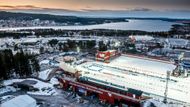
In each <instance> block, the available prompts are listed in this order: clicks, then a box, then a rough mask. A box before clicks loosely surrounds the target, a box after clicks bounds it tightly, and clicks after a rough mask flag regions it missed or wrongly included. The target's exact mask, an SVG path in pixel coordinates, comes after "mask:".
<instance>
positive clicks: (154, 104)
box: [143, 99, 183, 107]
mask: <svg viewBox="0 0 190 107" xmlns="http://www.w3.org/2000/svg"><path fill="white" fill-rule="evenodd" d="M143 107H183V106H182V105H176V104H168V103H167V104H165V103H163V102H159V101H156V100H154V99H150V100H147V101H146V102H144V103H143Z"/></svg>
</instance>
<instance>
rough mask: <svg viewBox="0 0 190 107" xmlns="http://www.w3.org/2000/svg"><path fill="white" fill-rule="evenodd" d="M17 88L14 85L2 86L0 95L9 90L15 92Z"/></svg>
mask: <svg viewBox="0 0 190 107" xmlns="http://www.w3.org/2000/svg"><path fill="white" fill-rule="evenodd" d="M15 91H16V89H15V88H14V87H12V86H5V87H3V88H0V95H1V94H4V93H8V92H15Z"/></svg>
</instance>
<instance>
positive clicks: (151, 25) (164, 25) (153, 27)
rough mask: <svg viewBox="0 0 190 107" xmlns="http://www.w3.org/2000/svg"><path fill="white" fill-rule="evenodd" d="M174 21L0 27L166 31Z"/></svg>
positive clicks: (3, 29)
mask: <svg viewBox="0 0 190 107" xmlns="http://www.w3.org/2000/svg"><path fill="white" fill-rule="evenodd" d="M173 24H176V23H174V22H167V21H162V20H129V22H118V23H105V24H98V25H77V26H48V27H17V28H0V31H5V30H24V29H50V28H52V29H63V30H86V29H88V30H92V29H113V30H142V31H149V32H154V31H168V30H170V28H171V25H173Z"/></svg>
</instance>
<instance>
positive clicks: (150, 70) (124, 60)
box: [109, 55, 176, 78]
mask: <svg viewBox="0 0 190 107" xmlns="http://www.w3.org/2000/svg"><path fill="white" fill-rule="evenodd" d="M109 65H110V66H114V67H119V68H123V69H126V70H131V71H137V72H141V73H145V74H148V75H155V76H160V77H163V78H165V77H166V74H167V71H170V72H171V71H173V70H174V69H175V68H176V65H174V64H172V63H169V62H164V61H159V60H154V59H146V58H142V57H141V58H140V57H136V56H129V55H125V56H120V57H118V58H116V59H115V60H113V61H112V62H111V63H110V64H109Z"/></svg>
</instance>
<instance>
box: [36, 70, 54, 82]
mask: <svg viewBox="0 0 190 107" xmlns="http://www.w3.org/2000/svg"><path fill="white" fill-rule="evenodd" d="M51 71H52V69H47V70H44V71H41V72H39V76H38V77H39V78H41V79H43V80H46V79H47V77H48V75H49V74H50V72H51Z"/></svg>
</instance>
